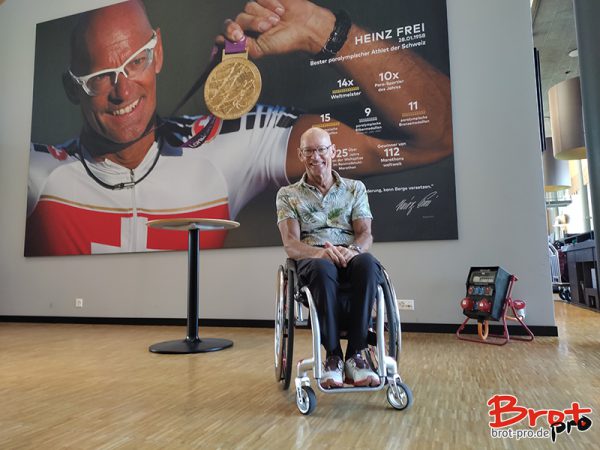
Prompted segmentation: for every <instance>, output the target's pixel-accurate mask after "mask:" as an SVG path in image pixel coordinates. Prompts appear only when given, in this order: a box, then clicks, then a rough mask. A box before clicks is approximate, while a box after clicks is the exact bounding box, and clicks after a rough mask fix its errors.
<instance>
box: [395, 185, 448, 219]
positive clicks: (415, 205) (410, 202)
mask: <svg viewBox="0 0 600 450" xmlns="http://www.w3.org/2000/svg"><path fill="white" fill-rule="evenodd" d="M438 197H439V195H438V191H433V192H430V193H429V194H427V195H425V196H424V197H421V198H415V197H414V196H413V197H411V198H410V199H406V198H403V199H402V200H400V202H399V203H398V204H397V205H396V212H399V211H403V212H405V213H406V215H407V216H409V215H410V213H412V212H413V209H423V208H429V207H430V206H431V204H432V203H433V201H434V200H435V199H436V198H438Z"/></svg>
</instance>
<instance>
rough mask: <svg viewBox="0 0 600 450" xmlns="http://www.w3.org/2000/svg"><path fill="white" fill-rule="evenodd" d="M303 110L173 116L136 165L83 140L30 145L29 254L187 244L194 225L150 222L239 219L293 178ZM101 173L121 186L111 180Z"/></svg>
mask: <svg viewBox="0 0 600 450" xmlns="http://www.w3.org/2000/svg"><path fill="white" fill-rule="evenodd" d="M296 117H297V116H295V115H294V114H292V113H289V112H286V111H285V110H284V109H282V108H278V107H269V106H262V105H258V106H257V107H256V108H255V109H254V110H253V111H252V112H250V113H248V114H247V115H246V116H244V117H242V118H241V119H237V120H232V121H224V122H223V121H221V120H220V119H216V118H215V117H213V116H200V117H182V118H177V119H170V120H166V121H163V122H161V125H160V128H159V129H160V133H159V140H158V142H155V143H154V145H153V146H152V147H151V148H150V149H149V151H148V153H147V154H146V156H145V158H144V160H143V161H142V163H141V164H140V165H139V166H138V167H136V168H135V169H133V170H130V169H127V168H125V167H122V166H120V165H118V164H116V163H113V162H111V161H109V160H104V161H94V160H92V159H91V158H90V157H89V155H88V154H87V152H86V151H85V149H80V148H79V142H78V141H77V140H72V141H69V142H67V143H65V144H63V145H61V146H48V145H37V144H34V145H32V148H31V157H30V168H29V189H28V194H29V196H28V218H27V230H26V237H25V256H41V255H74V254H91V253H117V252H142V251H151V250H185V249H187V243H188V236H187V233H185V232H181V231H173V230H163V229H155V228H148V227H147V226H146V224H147V222H148V221H150V220H155V219H170V218H186V217H189V218H192V217H194V218H199V217H202V218H217V219H234V218H235V216H236V214H237V213H238V212H239V211H240V209H241V208H242V207H243V206H244V205H245V204H246V203H247V202H248V201H249V200H250V199H251V198H252V197H254V195H256V194H257V193H258V192H260V191H262V190H263V189H264V188H266V187H267V186H268V185H270V184H274V185H283V184H287V179H286V176H285V155H286V149H287V141H288V137H289V132H290V130H291V125H292V124H293V123H294V121H295V119H296ZM81 155H83V157H84V158H85V161H84V162H85V165H84V163H83V162H82V161H81ZM86 166H87V170H89V171H90V172H91V174H92V175H93V176H92V175H90V174H89V173H88V172H87V170H86ZM94 177H95V178H97V180H100V182H102V183H104V184H106V185H109V186H115V185H119V184H121V183H123V185H124V187H123V188H121V189H114V190H113V189H109V188H107V187H104V186H101V184H100V183H99V182H98V181H96V180H94ZM141 178H143V179H142V180H141V181H138V180H140V179H141ZM136 181H138V182H137V183H135V182H136ZM134 183H135V184H134ZM224 239H225V232H224V231H211V232H209V233H202V235H201V237H200V246H201V248H219V247H222V245H223V241H224Z"/></svg>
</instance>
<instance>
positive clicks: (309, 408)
mask: <svg viewBox="0 0 600 450" xmlns="http://www.w3.org/2000/svg"><path fill="white" fill-rule="evenodd" d="M296 406H297V407H298V410H300V412H301V413H302V414H304V415H305V416H308V415H309V414H311V413H312V412H313V411H314V410H315V408H316V407H317V396H316V395H315V391H313V388H311V387H310V386H302V388H300V394H298V393H296Z"/></svg>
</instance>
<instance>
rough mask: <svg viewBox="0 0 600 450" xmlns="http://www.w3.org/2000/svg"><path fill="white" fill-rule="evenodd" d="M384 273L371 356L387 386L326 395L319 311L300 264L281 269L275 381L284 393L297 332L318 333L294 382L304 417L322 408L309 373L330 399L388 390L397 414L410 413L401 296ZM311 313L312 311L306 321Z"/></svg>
mask: <svg viewBox="0 0 600 450" xmlns="http://www.w3.org/2000/svg"><path fill="white" fill-rule="evenodd" d="M382 270H383V279H384V282H383V283H381V284H380V285H379V286H378V289H377V291H378V293H377V298H376V299H375V302H374V306H373V311H372V316H371V327H370V328H369V334H368V345H369V346H368V351H367V352H366V353H367V354H366V355H365V356H366V357H367V359H368V361H369V363H370V364H371V367H372V368H373V369H374V370H375V372H376V373H377V375H379V379H380V381H381V382H380V383H379V385H378V386H369V387H354V386H351V387H347V386H344V387H343V388H338V389H325V388H323V387H322V386H321V384H320V379H321V373H322V370H323V366H322V356H321V333H320V324H319V320H318V315H317V309H316V305H315V303H314V301H313V298H312V295H311V292H310V290H309V289H308V287H307V286H301V285H300V283H299V281H298V276H297V270H296V261H295V260H293V259H289V258H288V259H287V260H286V262H285V265H280V266H279V268H278V270H277V279H276V309H275V342H274V344H275V379H276V381H277V382H278V383H281V387H282V389H283V390H287V389H288V388H289V386H290V381H291V374H292V365H293V351H294V328H295V327H304V328H306V327H307V326H310V328H311V331H312V353H313V354H312V357H310V358H305V359H301V360H300V361H299V362H298V363H297V375H296V378H295V380H294V384H295V388H296V406H297V407H298V409H299V410H300V412H301V413H302V414H304V415H309V414H311V413H312V412H313V411H314V410H315V408H316V406H317V397H316V394H315V391H314V390H313V389H312V387H311V386H310V378H309V377H308V376H307V371H309V370H312V372H313V375H314V378H315V381H316V385H317V387H318V389H319V390H320V391H322V392H324V393H326V394H337V393H345V392H359V391H362V392H364V391H378V390H381V389H383V387H384V386H385V385H387V386H388V388H387V400H388V402H389V404H390V405H391V406H392V407H393V408H394V409H397V410H404V409H406V408H408V407H409V406H410V405H411V404H412V402H413V395H412V392H411V390H410V388H409V387H408V386H407V385H406V384H404V383H403V382H402V379H401V378H400V375H399V374H398V364H399V358H400V349H401V336H400V333H401V332H400V312H399V310H398V305H397V303H396V294H395V292H394V287H393V285H392V283H391V281H390V279H389V276H388V274H387V272H386V271H385V270H384V269H383V268H382ZM347 289H348V287H345V286H343V285H342V286H340V291H339V295H341V296H343V295H344V294H345V292H344V291H345V290H346V291H347ZM305 309H308V314H307V315H306V317H305V314H306V313H305ZM340 334H341V338H344V337H345V336H344V331H343V330H342V331H341V332H340Z"/></svg>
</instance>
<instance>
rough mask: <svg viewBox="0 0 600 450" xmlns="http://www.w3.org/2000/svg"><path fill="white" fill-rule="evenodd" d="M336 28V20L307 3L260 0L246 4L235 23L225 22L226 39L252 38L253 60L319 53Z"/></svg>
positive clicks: (301, 1)
mask: <svg viewBox="0 0 600 450" xmlns="http://www.w3.org/2000/svg"><path fill="white" fill-rule="evenodd" d="M334 26H335V16H334V15H333V13H331V11H329V10H327V9H325V8H321V7H320V6H317V5H315V4H314V3H312V2H309V1H307V0H257V1H250V2H248V3H246V6H245V8H244V11H243V12H241V13H240V14H238V16H237V17H236V18H235V20H231V19H227V20H226V21H225V30H224V36H219V37H218V38H217V43H219V44H222V43H223V40H224V38H227V39H229V40H231V41H239V40H240V39H241V38H242V37H243V35H244V34H245V35H247V36H248V54H249V55H250V57H251V58H260V57H262V56H266V55H277V54H283V53H291V52H297V51H304V52H308V53H311V54H316V53H318V52H319V51H320V50H321V48H322V47H323V45H324V44H325V42H326V41H327V39H328V37H329V34H330V33H331V30H333V27H334Z"/></svg>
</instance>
